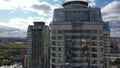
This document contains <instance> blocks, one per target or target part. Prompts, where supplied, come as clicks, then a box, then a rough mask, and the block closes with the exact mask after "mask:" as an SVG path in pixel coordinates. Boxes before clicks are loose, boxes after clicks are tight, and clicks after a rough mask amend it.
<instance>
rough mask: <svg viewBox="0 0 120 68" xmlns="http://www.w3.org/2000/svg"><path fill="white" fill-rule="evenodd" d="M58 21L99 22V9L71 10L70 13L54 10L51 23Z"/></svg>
mask: <svg viewBox="0 0 120 68" xmlns="http://www.w3.org/2000/svg"><path fill="white" fill-rule="evenodd" d="M60 21H66V22H73V21H74V22H75V21H81V22H101V21H102V17H101V12H100V10H99V9H92V8H91V9H89V8H88V9H87V10H72V11H68V10H67V11H66V10H62V9H55V11H54V16H53V22H60Z"/></svg>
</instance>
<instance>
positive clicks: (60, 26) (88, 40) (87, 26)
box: [50, 0, 110, 68]
mask: <svg viewBox="0 0 120 68" xmlns="http://www.w3.org/2000/svg"><path fill="white" fill-rule="evenodd" d="M109 49H110V29H109V24H108V23H105V22H103V21H102V16H101V12H100V9H99V8H90V7H88V3H87V2H85V1H79V0H70V1H66V2H65V3H63V8H57V9H55V10H54V15H53V21H52V23H51V49H50V50H51V56H50V68H109V66H110V65H109V51H110V50H109Z"/></svg>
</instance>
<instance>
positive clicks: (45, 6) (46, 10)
mask: <svg viewBox="0 0 120 68" xmlns="http://www.w3.org/2000/svg"><path fill="white" fill-rule="evenodd" d="M31 8H32V9H33V10H35V11H37V12H38V13H39V15H44V16H47V15H50V16H51V14H52V13H53V10H54V6H52V5H51V4H49V3H47V2H41V3H37V4H33V5H32V6H31Z"/></svg>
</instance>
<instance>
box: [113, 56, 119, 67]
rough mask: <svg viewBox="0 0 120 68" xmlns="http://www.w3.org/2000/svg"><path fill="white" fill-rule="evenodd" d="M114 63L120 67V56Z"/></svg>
mask: <svg viewBox="0 0 120 68" xmlns="http://www.w3.org/2000/svg"><path fill="white" fill-rule="evenodd" d="M114 64H115V65H117V66H118V68H120V58H117V59H115V61H114Z"/></svg>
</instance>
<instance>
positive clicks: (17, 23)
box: [0, 17, 52, 37]
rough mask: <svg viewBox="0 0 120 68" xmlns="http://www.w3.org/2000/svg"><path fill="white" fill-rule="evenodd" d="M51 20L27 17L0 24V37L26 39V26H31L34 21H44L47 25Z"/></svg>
mask: <svg viewBox="0 0 120 68" xmlns="http://www.w3.org/2000/svg"><path fill="white" fill-rule="evenodd" d="M51 19H52V18H48V19H45V18H44V17H34V18H32V17H28V18H27V19H24V18H13V19H10V20H9V22H8V23H5V22H0V36H1V37H26V35H27V28H28V25H33V22H34V21H44V22H45V24H46V25H49V23H50V21H51Z"/></svg>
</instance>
